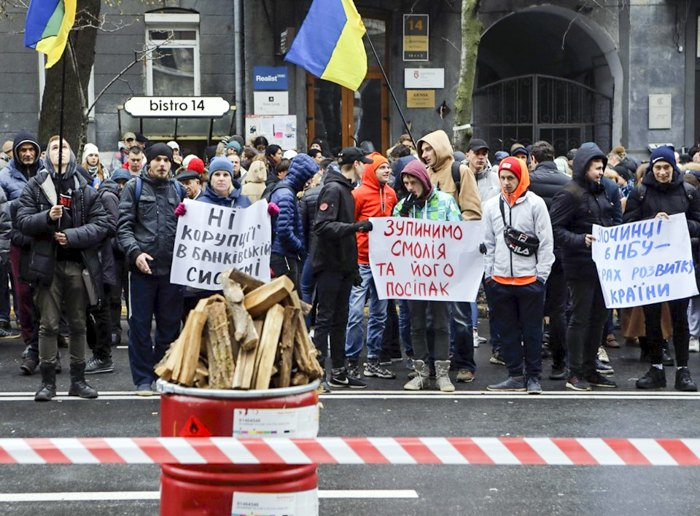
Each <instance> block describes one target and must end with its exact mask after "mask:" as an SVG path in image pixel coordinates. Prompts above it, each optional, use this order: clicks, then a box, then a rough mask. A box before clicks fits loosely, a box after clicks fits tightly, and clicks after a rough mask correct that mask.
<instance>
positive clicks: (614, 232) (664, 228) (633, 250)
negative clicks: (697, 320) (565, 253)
mask: <svg viewBox="0 0 700 516" xmlns="http://www.w3.org/2000/svg"><path fill="white" fill-rule="evenodd" d="M593 236H594V237H595V240H594V241H593V247H592V249H591V251H592V254H593V261H594V262H595V264H596V268H597V269H598V278H599V279H600V285H601V287H602V290H603V297H604V298H605V306H607V307H608V308H627V307H633V306H644V305H649V304H653V303H662V302H664V301H672V300H674V299H684V298H686V297H692V296H696V295H697V294H698V288H697V284H696V282H695V269H694V267H693V255H692V251H691V248H690V235H689V234H688V225H687V222H686V218H685V214H684V213H680V214H676V215H671V216H670V217H669V218H668V219H663V218H656V219H649V220H642V221H639V222H631V223H629V224H622V225H620V226H613V227H610V228H605V227H602V226H596V225H594V226H593Z"/></svg>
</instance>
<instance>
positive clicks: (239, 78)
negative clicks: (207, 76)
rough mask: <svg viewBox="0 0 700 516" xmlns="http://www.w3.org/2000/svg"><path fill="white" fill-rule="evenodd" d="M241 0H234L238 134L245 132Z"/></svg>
mask: <svg viewBox="0 0 700 516" xmlns="http://www.w3.org/2000/svg"><path fill="white" fill-rule="evenodd" d="M242 11H243V10H242V5H241V0H234V1H233V75H234V77H233V84H234V86H233V87H234V90H233V94H234V97H235V99H234V102H235V106H236V112H235V113H234V117H235V120H236V129H235V131H236V134H241V135H243V134H244V128H243V59H242V57H241V56H242V54H241V51H242V49H243V37H242V27H243V23H242V21H243V12H242Z"/></svg>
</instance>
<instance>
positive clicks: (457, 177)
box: [452, 160, 466, 195]
mask: <svg viewBox="0 0 700 516" xmlns="http://www.w3.org/2000/svg"><path fill="white" fill-rule="evenodd" d="M462 165H466V163H465V162H464V161H457V160H454V161H453V162H452V181H454V183H455V186H456V187H457V195H459V188H460V186H461V184H462V172H461V170H460V167H461V166H462Z"/></svg>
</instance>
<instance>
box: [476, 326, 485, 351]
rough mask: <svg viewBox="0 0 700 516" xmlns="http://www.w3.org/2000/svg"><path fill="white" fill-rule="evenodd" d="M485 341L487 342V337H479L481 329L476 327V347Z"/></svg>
mask: <svg viewBox="0 0 700 516" xmlns="http://www.w3.org/2000/svg"><path fill="white" fill-rule="evenodd" d="M484 342H486V338H485V337H479V331H478V330H477V329H476V328H474V347H475V348H478V347H479V344H483V343H484Z"/></svg>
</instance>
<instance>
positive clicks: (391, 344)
mask: <svg viewBox="0 0 700 516" xmlns="http://www.w3.org/2000/svg"><path fill="white" fill-rule="evenodd" d="M382 353H384V354H385V355H386V356H387V358H391V357H395V356H396V357H400V356H401V341H400V339H399V315H398V314H397V313H396V303H395V302H394V300H393V299H389V302H388V303H387V305H386V324H385V325H384V335H383V337H382Z"/></svg>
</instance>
